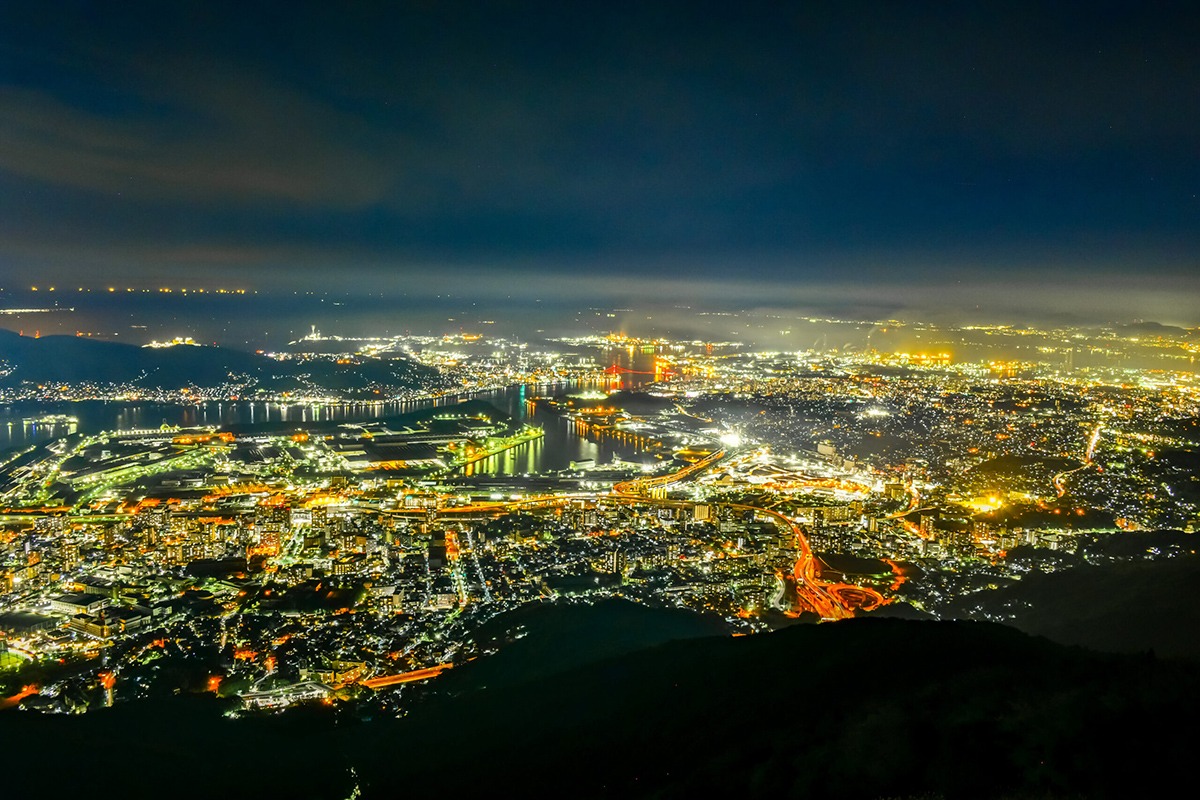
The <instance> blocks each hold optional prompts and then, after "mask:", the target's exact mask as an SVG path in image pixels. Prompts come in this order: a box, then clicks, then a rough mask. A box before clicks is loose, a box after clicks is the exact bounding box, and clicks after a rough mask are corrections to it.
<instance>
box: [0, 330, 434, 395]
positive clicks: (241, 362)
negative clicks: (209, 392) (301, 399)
mask: <svg viewBox="0 0 1200 800" xmlns="http://www.w3.org/2000/svg"><path fill="white" fill-rule="evenodd" d="M0 362H3V365H4V367H3V368H4V369H6V370H8V374H7V375H5V376H3V377H0V385H3V386H9V387H17V386H21V385H34V386H37V385H51V386H53V385H58V384H68V385H70V384H82V383H94V384H118V385H133V386H136V387H139V388H143V389H179V388H181V387H188V386H194V387H215V386H221V385H224V384H229V383H243V382H247V381H248V382H249V383H250V384H251V385H252V386H253V387H256V388H263V389H267V390H271V391H289V390H293V389H295V390H303V389H305V388H313V387H320V388H323V389H327V390H331V391H349V392H353V391H366V390H370V389H373V388H379V387H392V388H407V387H414V386H420V385H423V384H426V383H428V382H431V381H433V380H435V379H436V377H437V373H436V371H435V370H433V369H431V368H429V367H425V366H423V365H420V364H415V363H413V362H411V361H408V360H407V359H403V358H395V359H369V360H363V361H361V363H349V364H339V363H337V362H336V361H334V360H331V359H310V360H306V361H298V360H288V361H277V360H275V359H273V358H268V357H266V356H262V355H259V354H257V353H247V352H243V351H240V350H232V349H228V348H223V347H200V346H195V347H193V346H187V345H181V346H177V347H167V348H147V347H136V346H134V345H129V344H124V343H121V342H110V341H103V340H98V339H88V338H84V337H76V336H43V337H41V338H33V337H30V336H20V335H18V334H16V333H13V332H12V331H3V330H0Z"/></svg>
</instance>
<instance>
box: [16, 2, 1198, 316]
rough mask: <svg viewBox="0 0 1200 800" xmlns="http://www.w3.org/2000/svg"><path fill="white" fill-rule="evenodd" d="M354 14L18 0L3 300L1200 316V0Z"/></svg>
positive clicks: (431, 7) (416, 7) (260, 6)
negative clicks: (21, 296)
mask: <svg viewBox="0 0 1200 800" xmlns="http://www.w3.org/2000/svg"><path fill="white" fill-rule="evenodd" d="M343 5H345V4H341V3H319V4H318V3H311V4H307V3H300V2H287V3H274V4H272V3H223V2H212V1H211V0H209V1H206V2H197V3H183V2H180V3H164V2H154V3H146V4H140V3H133V2H121V3H110V2H95V3H71V2H63V3H55V4H46V3H42V2H16V0H9V2H6V3H3V4H0V285H4V286H8V287H21V286H27V285H29V284H32V283H53V282H58V283H60V284H62V285H63V286H68V285H69V286H72V287H73V286H75V285H76V284H81V285H96V286H98V285H101V284H104V283H112V282H115V283H118V284H121V285H125V284H132V285H159V284H164V285H181V286H187V285H196V286H208V287H215V286H217V285H230V286H234V285H238V286H252V287H258V288H264V289H267V288H281V287H283V288H304V289H311V288H336V289H338V290H339V291H363V292H366V291H392V290H399V289H401V288H403V289H404V290H405V291H407V292H410V293H416V294H420V293H421V292H427V293H434V292H440V291H443V290H452V291H455V292H459V293H464V294H466V295H470V294H472V293H476V294H478V295H479V296H481V297H483V296H489V297H502V296H507V295H508V294H510V293H511V294H517V295H520V296H529V295H531V294H535V293H544V294H547V295H548V296H552V297H558V298H560V299H562V298H567V299H570V298H576V297H578V298H588V297H593V296H596V297H599V296H603V297H605V298H610V299H618V300H625V299H629V298H637V297H643V296H646V297H648V296H654V297H660V298H661V297H665V296H678V297H679V298H681V299H684V300H699V301H704V302H709V303H719V302H721V301H722V300H725V301H732V300H733V299H736V300H738V301H744V302H750V303H759V304H768V305H769V304H775V305H781V306H782V305H787V304H789V303H799V302H802V301H812V302H815V301H816V300H820V299H822V298H824V299H825V300H828V301H830V302H833V300H834V299H835V298H837V297H845V298H851V300H852V301H853V302H858V303H863V304H870V303H876V304H877V305H879V306H880V307H881V308H883V307H884V306H888V304H889V303H891V304H894V305H900V306H903V305H906V304H907V305H910V306H919V305H921V304H922V303H925V304H927V305H930V306H936V305H937V304H940V303H945V304H951V305H960V306H962V307H963V308H964V309H970V308H974V307H977V306H979V305H981V304H985V305H986V304H994V305H995V306H997V307H1000V308H1007V309H1009V310H1011V311H1013V312H1014V313H1016V312H1017V311H1019V310H1021V309H1032V310H1044V311H1049V310H1058V311H1068V312H1070V313H1073V314H1075V315H1077V316H1087V315H1089V314H1091V313H1093V312H1094V313H1097V314H1110V315H1119V314H1121V313H1127V314H1136V315H1138V316H1145V317H1149V318H1159V319H1163V320H1169V321H1175V322H1185V323H1190V324H1195V323H1197V322H1200V311H1197V310H1196V306H1197V303H1196V302H1195V301H1196V300H1197V299H1198V298H1200V277H1197V276H1200V200H1198V198H1197V195H1198V193H1200V44H1198V43H1200V12H1197V11H1196V8H1195V5H1194V4H1189V3H1178V4H1156V3H1146V2H1138V3H1123V4H1119V3H1105V2H1088V3H1078V4H1076V3H1052V4H1047V3H1013V2H1010V3H985V2H969V3H967V2H963V3H949V2H939V3H920V2H903V3H899V2H884V3H860V2H830V3H779V4H774V3H771V4H755V3H747V2H730V3H705V2H687V3H658V2H639V3H621V2H613V1H612V0H608V1H607V2H598V3H585V2H570V3H567V2H561V1H560V2H554V3H544V4H542V3H505V2H482V0H475V1H474V2H464V3H451V2H424V3H397V4H383V3H379V4H358V5H356V6H354V7H351V8H348V9H347V8H343ZM539 296H540V295H539ZM585 302H586V301H585Z"/></svg>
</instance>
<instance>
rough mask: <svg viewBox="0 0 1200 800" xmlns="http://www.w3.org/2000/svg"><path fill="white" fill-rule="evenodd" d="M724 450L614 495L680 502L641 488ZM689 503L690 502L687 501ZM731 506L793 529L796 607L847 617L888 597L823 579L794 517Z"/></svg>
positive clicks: (660, 483) (704, 465)
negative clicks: (647, 494) (653, 495)
mask: <svg viewBox="0 0 1200 800" xmlns="http://www.w3.org/2000/svg"><path fill="white" fill-rule="evenodd" d="M724 457H725V451H724V450H720V451H717V452H716V453H713V454H712V455H710V456H707V457H706V458H704V459H702V460H700V461H697V462H696V463H695V464H691V465H689V466H687V467H684V468H683V469H681V470H679V471H678V472H673V473H670V474H669V475H659V476H657V477H654V478H638V479H635V480H632V481H626V482H625V483H619V484H617V485H616V486H614V487H613V495H614V496H616V497H619V498H621V499H623V500H625V501H627V502H641V503H657V504H662V505H680V503H679V501H671V500H657V499H654V498H650V497H645V496H643V495H642V492H645V491H647V490H654V489H660V488H664V487H666V486H669V485H671V484H673V483H678V482H680V481H682V480H685V479H687V478H690V477H692V476H694V475H696V474H698V473H700V472H702V471H704V470H706V469H708V468H710V467H712V466H713V465H715V464H716V463H717V462H719V461H721V459H723V458H724ZM919 502H920V495H918V494H917V493H916V490H915V489H914V490H913V503H914V504H919ZM688 505H690V504H688ZM729 507H730V508H736V509H740V510H743V511H753V512H755V513H758V514H766V515H768V516H770V517H772V518H773V519H774V520H775V521H776V523H778V524H780V525H783V526H784V527H785V528H786V529H787V530H790V531H791V532H792V537H793V540H794V541H795V544H796V549H797V550H799V551H800V557H799V558H797V559H796V563H795V565H794V566H793V567H792V577H793V579H794V580H795V582H796V597H797V599H798V601H799V604H800V606H801V608H800V609H799V610H798V611H796V612H795V613H796V614H799V613H800V612H802V611H813V612H815V613H817V614H818V615H820V616H821V617H822V618H824V619H845V618H847V617H852V616H854V612H855V611H870V610H872V609H874V608H878V607H879V606H881V605H883V604H884V603H886V602H887V601H886V600H885V599H884V597H883V595H881V594H880V593H879V592H877V591H875V590H874V589H869V588H866V587H863V586H856V585H854V584H851V583H829V582H826V581H822V580H821V569H820V561H819V560H818V559H817V557H816V556H815V555H814V554H813V552H812V548H811V547H810V546H809V544H808V539H807V537H805V535H804V531H803V529H802V528H801V527H800V526H799V525H798V524H797V523H796V522H795V521H793V520H792V519H790V518H789V517H786V516H784V515H783V514H781V513H779V512H778V511H772V510H771V509H767V508H761V507H759V506H751V505H743V504H740V503H731V504H730V506H729Z"/></svg>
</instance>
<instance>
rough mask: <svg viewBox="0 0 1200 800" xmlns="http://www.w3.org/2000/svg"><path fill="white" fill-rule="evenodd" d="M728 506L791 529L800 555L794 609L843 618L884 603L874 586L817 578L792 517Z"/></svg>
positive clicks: (804, 540)
mask: <svg viewBox="0 0 1200 800" xmlns="http://www.w3.org/2000/svg"><path fill="white" fill-rule="evenodd" d="M730 508H737V509H741V510H743V511H754V512H755V513H758V514H767V515H768V516H770V517H772V518H774V520H775V521H776V522H777V523H779V524H780V525H783V526H785V527H786V528H787V529H788V530H790V531H791V532H792V537H793V539H794V540H795V543H796V549H797V550H799V551H800V557H799V558H797V559H796V563H795V565H794V566H793V567H792V578H793V579H794V580H795V581H796V597H797V599H798V600H799V603H800V605H801V608H800V609H799V610H798V611H797V612H796V613H797V614H799V613H800V612H803V611H812V612H815V613H816V614H818V615H819V616H820V617H822V618H823V619H846V618H847V617H852V616H854V612H855V611H871V610H872V609H875V608H878V607H879V606H881V605H884V604H885V603H886V602H887V600H885V599H884V597H883V595H881V594H880V593H879V592H877V591H875V590H874V589H869V588H867V587H865V586H856V585H855V584H852V583H829V582H827V581H823V580H821V567H820V563H821V562H820V559H818V558H817V557H816V555H815V554H814V553H813V551H812V548H811V547H810V546H809V544H808V539H807V538H806V537H805V536H804V529H803V528H801V527H800V525H799V524H797V523H796V522H795V521H794V520H792V519H790V518H789V517H785V516H784V515H783V514H780V513H779V512H778V511H772V510H770V509H766V508H759V507H758V506H748V505H742V504H740V503H734V504H731V505H730Z"/></svg>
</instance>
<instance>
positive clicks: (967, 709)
mask: <svg viewBox="0 0 1200 800" xmlns="http://www.w3.org/2000/svg"><path fill="white" fill-rule="evenodd" d="M580 624H581V625H583V626H584V627H586V625H587V622H586V621H584V620H581V621H580ZM604 624H606V623H604ZM601 627H603V624H602V625H601ZM533 635H534V634H533V633H532V632H531V633H530V637H531V638H532V636H533ZM540 657H541V656H540V655H539V653H538V652H537V651H536V649H533V648H530V649H526V650H524V651H521V650H517V649H515V648H514V649H512V650H510V651H509V652H508V653H507V654H506V653H505V652H504V651H501V653H500V654H497V655H496V656H492V658H495V659H508V660H509V661H511V662H512V663H510V664H508V665H507V666H504V668H503V671H504V672H505V673H507V674H520V673H522V672H524V673H525V674H528V675H531V676H535V677H532V678H531V679H530V680H528V681H525V682H523V683H519V684H517V685H510V686H505V687H503V688H494V687H493V688H480V687H474V688H472V687H471V686H469V685H462V684H469V683H470V681H463V682H461V683H460V685H459V686H458V687H457V688H456V691H454V692H452V693H451V692H447V691H435V692H434V694H433V696H431V697H427V698H426V699H425V700H424V701H422V702H417V701H415V700H414V707H413V709H412V711H411V712H410V713H409V715H408V716H407V717H405V718H403V719H399V720H392V719H387V720H383V719H375V720H373V721H369V722H363V721H358V720H356V719H354V714H353V713H347V712H352V709H349V708H346V707H342V708H341V709H340V710H332V709H326V710H323V711H322V710H310V711H304V710H301V711H298V712H289V713H288V714H284V715H282V716H270V717H259V718H246V719H241V720H238V721H229V720H224V719H222V718H220V716H219V714H218V712H219V706H218V704H217V703H216V701H206V700H203V699H200V698H188V697H176V698H173V699H171V700H168V701H163V702H162V703H161V704H159V705H153V706H151V705H139V704H136V703H135V704H130V705H128V706H126V707H120V706H118V707H117V708H115V709H112V710H110V711H98V712H94V713H89V714H87V715H85V716H84V717H83V718H64V717H60V716H59V717H56V716H43V715H34V714H27V713H19V712H6V713H5V714H4V715H3V716H0V739H3V740H4V741H3V747H4V751H5V753H6V756H7V757H8V759H9V763H11V764H17V765H20V769H19V771H18V772H17V773H14V777H13V778H12V779H11V780H15V781H27V782H28V783H29V785H30V786H33V785H40V782H41V781H43V780H47V778H46V776H53V782H54V786H55V790H56V791H57V792H60V793H64V794H73V793H77V792H81V791H84V790H85V789H87V788H88V787H96V786H98V785H103V789H104V794H106V795H110V796H123V797H161V796H164V795H170V796H171V797H176V798H192V797H197V798H199V797H211V796H214V795H215V796H221V797H225V798H230V800H232V798H239V797H247V798H249V797H256V798H257V797H283V796H292V797H299V796H303V797H311V798H344V797H347V796H349V795H350V790H351V787H352V786H353V785H354V784H356V783H357V785H359V786H360V788H361V791H362V796H364V797H367V798H392V797H400V796H433V795H437V796H450V797H453V796H461V795H465V794H468V793H469V794H472V795H474V794H479V793H487V794H490V795H496V796H511V795H513V794H524V793H529V792H535V791H536V792H537V793H538V794H539V795H549V796H554V795H559V796H571V797H580V796H583V797H604V796H607V797H664V798H674V797H680V798H682V797H697V796H704V797H714V796H718V797H719V796H727V797H771V798H776V797H780V796H787V797H838V798H845V799H846V800H854V799H855V798H878V797H945V798H955V797H972V798H975V797H981V798H989V797H991V798H1001V797H1004V798H1014V797H1028V798H1035V797H1036V798H1060V797H1061V798H1068V797H1071V798H1073V797H1100V798H1104V797H1132V796H1140V797H1145V796H1156V795H1162V794H1165V793H1166V792H1167V791H1168V790H1169V789H1170V787H1172V786H1173V785H1179V784H1181V783H1182V782H1184V781H1186V780H1187V779H1188V778H1189V777H1190V765H1191V760H1190V755H1191V743H1190V737H1187V736H1180V735H1177V728H1176V724H1177V723H1183V722H1185V721H1186V720H1189V719H1193V718H1194V717H1195V714H1196V712H1197V711H1200V681H1197V680H1196V678H1197V677H1198V676H1197V667H1195V665H1191V664H1184V663H1172V662H1163V661H1159V660H1156V659H1155V658H1153V657H1152V656H1148V655H1137V656H1128V655H1101V654H1097V653H1093V652H1089V651H1086V650H1082V649H1078V648H1069V647H1064V646H1061V645H1057V644H1054V643H1052V642H1049V641H1047V640H1045V639H1039V638H1032V637H1029V636H1027V635H1024V634H1022V633H1020V632H1018V631H1016V630H1013V629H1011V628H1006V627H1004V626H1000V625H995V624H989V623H972V622H913V621H908V620H896V619H864V620H851V621H848V622H839V623H833V624H824V625H799V626H795V627H792V628H787V629H784V630H781V631H778V632H775V633H770V634H762V635H757V636H749V637H740V638H732V637H725V636H722V637H706V638H700V639H687V640H682V641H674V642H669V643H666V644H663V645H660V646H657V647H653V648H650V649H647V650H640V651H637V652H634V653H628V654H625V655H622V656H619V657H614V658H608V659H604V660H601V661H598V662H593V663H591V664H585V665H582V666H576V667H572V668H570V669H566V670H563V671H560V672H557V673H554V674H549V675H548V674H544V673H539V672H538V669H539V664H538V663H537V661H538V660H539V659H540ZM497 669H498V668H497ZM464 675H465V671H464ZM432 687H433V688H434V689H437V688H438V684H437V683H434V684H433V685H432ZM388 691H395V690H388ZM405 691H408V690H405ZM51 743H52V746H51ZM135 753H136V754H137V755H136V758H135V759H134V763H126V764H125V765H124V766H122V768H120V769H104V770H103V772H102V773H101V774H98V773H97V772H96V769H97V764H98V763H106V764H111V763H112V761H111V757H113V756H115V755H117V754H123V755H124V756H127V757H128V758H133V755H134V754H135ZM67 754H78V755H77V756H71V757H68V756H67ZM128 758H126V761H127V762H128ZM351 770H353V772H351ZM11 780H10V782H11ZM98 782H99V783H98ZM19 785H20V784H18V786H19Z"/></svg>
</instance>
